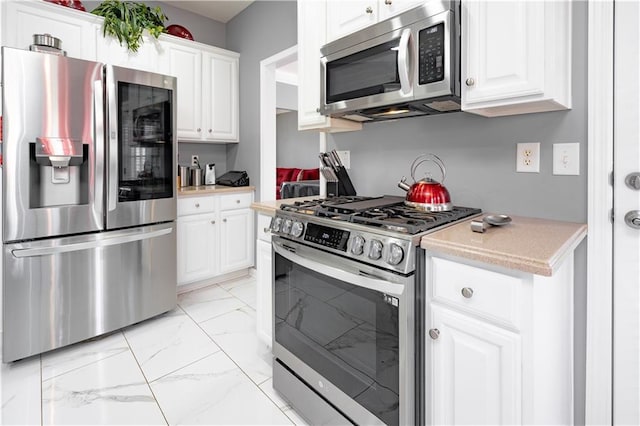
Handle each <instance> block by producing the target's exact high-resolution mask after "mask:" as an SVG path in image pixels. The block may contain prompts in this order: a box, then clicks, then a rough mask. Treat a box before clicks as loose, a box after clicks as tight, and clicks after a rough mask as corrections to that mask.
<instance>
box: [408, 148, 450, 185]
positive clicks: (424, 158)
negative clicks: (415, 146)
mask: <svg viewBox="0 0 640 426" xmlns="http://www.w3.org/2000/svg"><path fill="white" fill-rule="evenodd" d="M427 161H431V162H432V163H435V164H436V166H438V168H439V169H440V172H441V173H442V180H441V181H440V183H443V182H444V180H445V178H446V177H447V169H446V168H445V167H444V162H443V161H442V160H441V159H440V157H438V156H437V155H435V154H431V153H429V154H422V155H420V156H418V157H417V158H416V159H415V160H413V163H412V164H411V177H412V178H413V181H414V182H417V180H416V175H415V173H416V169H417V168H418V166H419V165H420V164H422V163H425V162H427Z"/></svg>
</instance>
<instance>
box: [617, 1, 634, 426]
mask: <svg viewBox="0 0 640 426" xmlns="http://www.w3.org/2000/svg"><path fill="white" fill-rule="evenodd" d="M638 22H640V3H639V2H636V1H633V2H627V1H616V2H615V55H614V56H615V65H614V70H615V71H614V72H615V79H614V81H615V107H614V111H615V117H614V135H615V137H614V174H615V184H614V200H615V201H614V209H615V220H614V228H613V234H614V237H613V244H614V260H613V270H614V275H613V298H614V302H613V306H614V307H613V322H614V326H613V327H614V330H613V421H614V424H634V425H637V424H640V229H637V228H634V227H632V226H630V225H629V224H627V223H626V222H625V216H626V215H627V214H628V213H629V212H634V211H640V190H638V189H632V188H630V187H628V186H627V185H626V184H625V180H626V179H627V176H628V175H629V174H631V173H638V172H640V143H639V141H640V106H639V101H640V81H639V80H638V72H640V26H638ZM638 213H640V212H638ZM638 220H640V219H638Z"/></svg>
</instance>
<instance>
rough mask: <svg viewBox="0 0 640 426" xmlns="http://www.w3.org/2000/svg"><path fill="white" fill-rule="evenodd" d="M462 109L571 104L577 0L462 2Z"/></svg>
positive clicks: (502, 110) (521, 109)
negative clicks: (573, 14)
mask: <svg viewBox="0 0 640 426" xmlns="http://www.w3.org/2000/svg"><path fill="white" fill-rule="evenodd" d="M461 59H462V67H461V74H462V76H461V80H462V110H463V111H467V112H471V113H475V114H480V115H484V116H488V117H492V116H502V115H513V114H523V113H530V112H541V111H554V110H562V109H570V108H571V2H570V1H553V2H544V1H540V2H538V1H513V2H507V1H500V2H495V1H470V2H463V3H462V58H461Z"/></svg>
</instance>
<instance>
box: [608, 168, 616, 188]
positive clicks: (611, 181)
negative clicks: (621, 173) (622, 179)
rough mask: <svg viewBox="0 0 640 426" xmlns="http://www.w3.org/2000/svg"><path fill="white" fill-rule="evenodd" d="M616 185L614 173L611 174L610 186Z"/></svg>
mask: <svg viewBox="0 0 640 426" xmlns="http://www.w3.org/2000/svg"><path fill="white" fill-rule="evenodd" d="M615 183H616V181H615V175H614V174H613V171H612V172H611V173H609V185H611V186H613V185H614V184H615Z"/></svg>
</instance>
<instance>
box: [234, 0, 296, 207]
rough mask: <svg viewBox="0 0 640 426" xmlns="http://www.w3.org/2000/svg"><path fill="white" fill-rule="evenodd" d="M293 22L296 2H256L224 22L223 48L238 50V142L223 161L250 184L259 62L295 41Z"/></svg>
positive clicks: (255, 170)
mask: <svg viewBox="0 0 640 426" xmlns="http://www.w3.org/2000/svg"><path fill="white" fill-rule="evenodd" d="M296 22H297V5H296V2H294V1H257V2H255V3H253V4H252V5H251V6H249V7H248V8H246V9H245V10H243V11H242V12H241V13H240V14H239V15H237V16H236V17H235V18H233V19H232V20H231V21H229V22H228V23H227V48H228V49H230V50H234V51H236V52H240V143H239V144H237V145H228V146H227V164H228V166H229V167H230V168H232V169H235V170H246V171H247V173H249V177H250V179H251V184H253V185H257V186H259V185H260V61H261V60H263V59H266V58H268V57H270V56H273V55H274V54H276V53H278V52H280V51H282V50H285V49H288V48H289V47H291V46H294V45H295V44H296V42H297V26H296ZM256 194H260V191H257V192H256ZM257 198H259V196H257V197H256V199H257Z"/></svg>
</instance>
